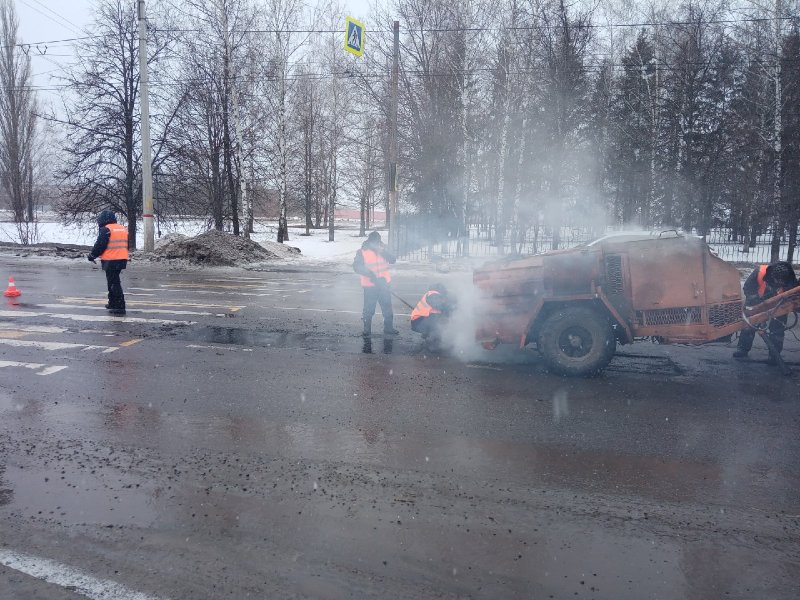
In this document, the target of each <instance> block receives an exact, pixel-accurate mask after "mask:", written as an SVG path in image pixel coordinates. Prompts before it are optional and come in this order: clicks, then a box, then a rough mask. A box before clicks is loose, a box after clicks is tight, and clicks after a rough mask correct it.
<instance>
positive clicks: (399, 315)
mask: <svg viewBox="0 0 800 600" xmlns="http://www.w3.org/2000/svg"><path fill="white" fill-rule="evenodd" d="M284 298H289V296H284ZM264 308H276V309H280V310H302V311H306V312H327V313H342V314H346V315H360V314H361V311H356V310H337V309H335V308H301V307H299V306H267V307H264ZM394 316H395V317H410V316H411V315H410V314H408V313H394Z"/></svg>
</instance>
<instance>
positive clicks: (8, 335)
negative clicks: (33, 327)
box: [0, 329, 30, 340]
mask: <svg viewBox="0 0 800 600" xmlns="http://www.w3.org/2000/svg"><path fill="white" fill-rule="evenodd" d="M26 335H30V333H28V332H25V331H19V330H16V331H15V330H14V329H5V330H3V331H0V339H5V340H16V339H19V338H23V337H25V336H26Z"/></svg>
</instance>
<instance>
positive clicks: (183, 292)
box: [126, 288, 275, 297]
mask: <svg viewBox="0 0 800 600" xmlns="http://www.w3.org/2000/svg"><path fill="white" fill-rule="evenodd" d="M126 289H128V290H144V291H151V292H161V293H165V292H166V293H174V294H211V295H215V296H255V297H261V296H274V295H275V294H274V293H261V294H258V293H256V292H218V291H211V290H171V289H169V288H160V289H153V288H126ZM154 295H155V294H154Z"/></svg>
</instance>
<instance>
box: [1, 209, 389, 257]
mask: <svg viewBox="0 0 800 600" xmlns="http://www.w3.org/2000/svg"><path fill="white" fill-rule="evenodd" d="M299 225H300V222H299V221H290V223H289V241H288V242H286V244H287V245H289V246H294V247H296V248H300V252H301V253H302V256H304V257H306V258H309V259H314V260H323V261H332V262H343V263H349V262H351V261H352V260H353V255H354V254H355V252H356V250H358V249H359V248H360V247H361V244H362V243H363V242H364V239H365V238H362V237H359V236H358V223H352V222H347V221H342V223H341V225H338V226H337V229H336V232H335V237H336V240H335V241H334V242H329V241H328V230H327V229H324V230H322V229H317V230H315V229H312V230H311V235H309V236H306V235H301V234H304V233H305V227H299ZM207 230H208V228H207V226H206V222H205V221H202V220H196V221H192V220H187V221H181V222H180V223H179V224H178V225H177V226H169V227H167V226H162V228H161V236H162V237H163V236H165V235H167V234H169V233H180V234H183V235H187V236H194V235H197V234H199V233H203V232H204V231H207ZM255 230H256V231H255V233H254V234H252V235H251V239H253V240H254V241H256V242H264V241H271V242H274V241H276V240H277V223H274V222H259V223H257V224H256V225H255ZM38 233H39V236H38V240H37V241H38V242H40V243H56V244H78V245H82V246H91V245H92V244H94V241H95V239H96V238H97V226H96V225H94V224H91V223H87V224H85V225H62V224H61V223H58V222H56V221H55V220H44V221H42V222H40V223H39V226H38ZM383 236H384V238H385V237H386V234H385V233H384V234H383ZM158 239H159V237H158V235H157V236H156V243H158ZM0 242H19V238H18V236H17V230H16V226H15V225H14V223H10V222H8V221H7V220H5V219H3V220H2V221H0ZM136 245H137V247H138V248H141V247H142V246H143V245H144V233H143V232H142V226H141V223H140V224H139V231H137V235H136Z"/></svg>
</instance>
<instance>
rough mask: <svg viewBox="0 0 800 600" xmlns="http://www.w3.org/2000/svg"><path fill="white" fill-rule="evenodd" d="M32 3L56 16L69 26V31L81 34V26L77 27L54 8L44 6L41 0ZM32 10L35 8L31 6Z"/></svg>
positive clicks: (34, 0)
mask: <svg viewBox="0 0 800 600" xmlns="http://www.w3.org/2000/svg"><path fill="white" fill-rule="evenodd" d="M21 1H22V2H25V0H21ZM32 1H33V2H35V3H36V4H38V5H39V6H41V7H42V8H44V9H45V10H46V11H48V12H50V13H52V14H54V15H55V16H56V17H58V18H59V19H61V21H63V22H64V23H65V24H66V25H67V29H72V30H73V31H74V32H75V33H81V28H80V26H79V25H77V24H76V23H73V22H72V21H70V20H69V19H68V18H67V17H65V16H64V15H62V14H61V13H59V12H56V11H54V10H53V9H52V8H50V7H49V6H47V5H46V4H43V3H41V2H39V0H32ZM25 4H27V2H25ZM28 6H30V4H28ZM31 8H33V7H32V6H31Z"/></svg>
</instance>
